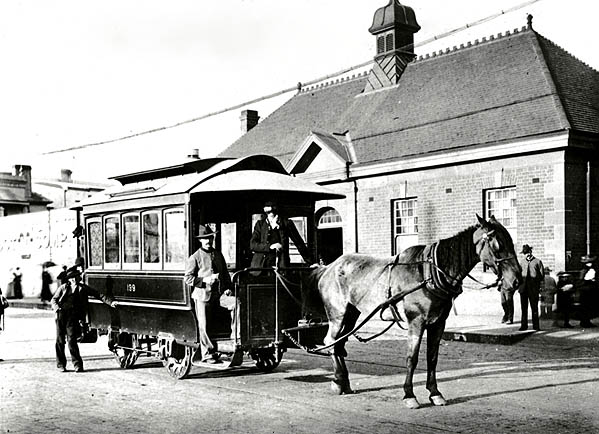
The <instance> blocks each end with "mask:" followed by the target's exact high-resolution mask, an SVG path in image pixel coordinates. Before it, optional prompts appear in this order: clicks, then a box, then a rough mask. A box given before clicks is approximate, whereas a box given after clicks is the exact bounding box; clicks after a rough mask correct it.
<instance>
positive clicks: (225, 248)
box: [220, 223, 237, 269]
mask: <svg viewBox="0 0 599 434" xmlns="http://www.w3.org/2000/svg"><path fill="white" fill-rule="evenodd" d="M220 231H221V234H220V244H221V252H222V254H223V256H224V257H225V260H226V261H227V267H228V268H231V269H234V268H235V266H236V264H237V261H236V258H237V254H236V253H237V224H236V223H222V224H221V225H220Z"/></svg>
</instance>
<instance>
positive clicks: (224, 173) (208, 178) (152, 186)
mask: <svg viewBox="0 0 599 434" xmlns="http://www.w3.org/2000/svg"><path fill="white" fill-rule="evenodd" d="M113 179H116V180H117V181H119V182H121V184H122V185H120V186H115V187H109V188H107V189H106V190H104V191H102V192H99V193H97V194H95V195H93V196H92V197H89V198H87V199H85V200H84V201H82V202H81V204H80V206H81V207H83V208H85V207H90V206H91V207H93V208H96V206H101V205H111V204H113V205H112V206H110V208H114V209H117V208H118V206H114V205H117V204H118V203H123V202H126V201H132V200H139V201H141V202H142V203H143V202H146V201H147V200H151V199H153V198H157V197H162V198H168V197H170V198H171V199H172V202H173V203H174V202H185V196H186V195H189V194H192V193H210V192H223V193H225V192H240V191H287V192H294V193H305V194H307V195H309V196H311V197H312V198H314V199H315V200H321V199H341V198H343V197H345V196H343V195H341V194H338V193H335V192H333V191H331V190H329V189H328V188H326V187H322V186H320V185H318V184H315V183H313V182H310V181H307V180H304V179H301V178H297V177H294V176H291V175H289V174H288V173H287V171H286V170H285V168H284V167H283V165H282V164H281V162H280V161H279V160H277V159H276V158H274V157H271V156H268V155H252V156H249V157H243V158H235V159H233V158H212V159H205V160H197V161H192V162H189V163H184V164H181V165H178V166H170V167H166V168H159V169H153V170H148V171H144V172H136V173H132V174H127V175H122V176H117V177H114V178H113ZM168 202H171V201H169V200H167V203H168Z"/></svg>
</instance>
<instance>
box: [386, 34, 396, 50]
mask: <svg viewBox="0 0 599 434" xmlns="http://www.w3.org/2000/svg"><path fill="white" fill-rule="evenodd" d="M394 48H395V47H394V46H393V33H389V34H388V35H387V37H386V38H385V51H391V50H393V49H394Z"/></svg>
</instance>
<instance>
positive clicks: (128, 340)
mask: <svg viewBox="0 0 599 434" xmlns="http://www.w3.org/2000/svg"><path fill="white" fill-rule="evenodd" d="M108 347H109V348H110V351H112V353H113V354H114V358H115V360H116V361H117V363H118V365H119V366H120V367H121V368H122V369H130V368H132V367H133V365H134V364H135V362H136V361H137V358H138V357H139V352H137V351H135V350H132V349H129V348H139V340H138V338H137V335H136V334H135V333H117V332H112V333H111V335H110V341H109V342H108ZM121 347H127V348H121Z"/></svg>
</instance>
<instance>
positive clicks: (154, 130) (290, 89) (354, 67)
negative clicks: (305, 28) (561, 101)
mask: <svg viewBox="0 0 599 434" xmlns="http://www.w3.org/2000/svg"><path fill="white" fill-rule="evenodd" d="M540 1H542V0H529V1H526V2H523V3H520V4H518V5H516V6H513V7H511V8H509V9H505V10H501V11H499V12H497V13H495V14H492V15H489V16H486V17H484V18H481V19H479V20H476V21H473V22H471V23H468V24H465V25H463V26H461V27H457V28H455V29H452V30H448V31H446V32H443V33H441V34H438V35H435V36H432V37H430V38H428V39H426V40H424V41H421V42H419V43H417V44H409V45H406V46H403V47H400V48H399V50H402V49H408V48H412V47H414V48H415V47H421V46H423V45H426V44H429V43H431V42H435V41H438V40H441V39H443V38H446V37H448V36H452V35H454V34H456V33H459V32H462V31H464V30H467V29H470V28H472V27H475V26H478V25H480V24H482V23H485V22H487V21H491V20H494V19H496V18H498V17H500V16H502V15H505V14H507V13H510V12H514V11H516V10H518V9H522V8H523V7H526V6H529V5H531V4H534V3H537V2H540ZM371 63H373V60H368V61H366V62H362V63H359V64H357V65H352V66H350V67H347V68H344V69H342V70H339V71H336V72H334V73H332V74H327V75H325V76H322V77H318V78H315V79H312V80H309V81H306V82H299V83H297V85H295V86H292V87H288V88H285V89H282V90H279V91H277V92H273V93H270V94H267V95H263V96H260V97H258V98H254V99H251V100H249V101H244V102H241V103H239V104H235V105H233V106H230V107H226V108H223V109H220V110H216V111H213V112H209V113H206V114H203V115H201V116H197V117H194V118H191V119H187V120H184V121H180V122H176V123H174V124H170V125H165V126H162V127H157V128H152V129H149V130H144V131H140V132H137V133H132V134H128V135H125V136H120V137H117V138H114V139H108V140H102V141H99V142H92V143H87V144H83V145H76V146H71V147H68V148H63V149H56V150H53V151H47V152H44V153H42V155H50V154H58V153H63V152H69V151H76V150H81V149H85V148H90V147H95V146H101V145H107V144H110V143H115V142H120V141H123V140H128V139H132V138H135V137H139V136H144V135H147V134H154V133H158V132H160V131H165V130H170V129H173V128H177V127H180V126H182V125H186V124H191V123H194V122H198V121H200V120H203V119H207V118H210V117H213V116H217V115H220V114H223V113H226V112H230V111H232V110H237V109H239V108H242V107H245V106H248V105H251V104H256V103H259V102H261V101H265V100H268V99H271V98H275V97H278V96H281V95H284V94H286V93H289V92H293V91H296V90H297V91H299V90H301V89H302V88H303V87H306V86H310V85H313V84H316V83H320V82H323V81H325V80H328V79H330V78H334V77H338V76H340V75H343V74H347V73H348V72H351V71H355V70H357V69H360V68H363V67H365V66H368V65H370V64H371Z"/></svg>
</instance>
